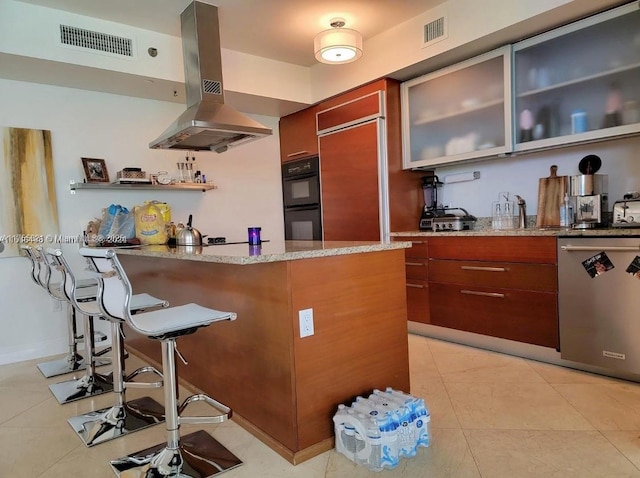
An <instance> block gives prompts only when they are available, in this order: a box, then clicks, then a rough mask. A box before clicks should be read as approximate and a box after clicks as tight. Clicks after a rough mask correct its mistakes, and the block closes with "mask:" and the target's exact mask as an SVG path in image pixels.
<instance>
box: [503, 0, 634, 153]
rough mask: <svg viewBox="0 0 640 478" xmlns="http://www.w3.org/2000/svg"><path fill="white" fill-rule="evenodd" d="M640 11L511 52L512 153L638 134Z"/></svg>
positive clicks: (603, 18)
mask: <svg viewBox="0 0 640 478" xmlns="http://www.w3.org/2000/svg"><path fill="white" fill-rule="evenodd" d="M638 25H640V8H639V7H638V4H637V2H634V3H633V4H627V5H624V6H622V7H618V8H615V9H612V10H609V11H607V12H604V13H601V14H598V15H595V16H593V17H590V18H586V19H584V20H580V21H578V22H575V23H572V24H569V25H566V26H564V27H560V28H558V29H556V30H552V31H550V32H547V33H544V34H541V35H538V36H536V37H532V38H530V39H527V40H524V41H522V42H519V43H516V44H514V45H513V71H514V82H513V88H514V92H513V98H514V108H515V110H514V117H513V119H514V131H515V133H516V134H515V141H514V150H515V151H525V150H532V149H540V148H547V147H553V146H559V145H564V144H569V143H579V142H586V141H595V140H602V139H608V138H611V137H614V136H622V135H629V134H638V133H640V109H639V106H640V29H639V28H638Z"/></svg>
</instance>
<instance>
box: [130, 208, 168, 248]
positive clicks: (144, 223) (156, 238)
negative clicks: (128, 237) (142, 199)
mask: <svg viewBox="0 0 640 478" xmlns="http://www.w3.org/2000/svg"><path fill="white" fill-rule="evenodd" d="M134 215H135V222H136V237H137V238H138V239H139V240H140V244H166V243H167V239H168V237H167V228H166V225H165V220H164V217H163V215H162V210H161V208H160V207H158V205H156V204H155V203H154V202H146V203H145V204H144V205H143V206H136V207H135V209H134Z"/></svg>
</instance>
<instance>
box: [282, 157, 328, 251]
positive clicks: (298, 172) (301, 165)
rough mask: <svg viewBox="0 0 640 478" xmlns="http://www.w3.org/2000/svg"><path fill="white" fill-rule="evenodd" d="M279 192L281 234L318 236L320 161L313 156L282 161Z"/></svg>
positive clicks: (291, 237)
mask: <svg viewBox="0 0 640 478" xmlns="http://www.w3.org/2000/svg"><path fill="white" fill-rule="evenodd" d="M282 195H283V203H284V238H285V239H286V240H302V241H320V240H322V216H321V214H320V165H319V161H318V157H317V156H314V157H311V158H305V159H298V160H296V161H290V162H288V163H284V164H283V165H282Z"/></svg>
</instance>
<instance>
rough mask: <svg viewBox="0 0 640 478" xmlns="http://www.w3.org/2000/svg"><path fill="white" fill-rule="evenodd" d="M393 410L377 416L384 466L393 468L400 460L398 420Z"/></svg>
mask: <svg viewBox="0 0 640 478" xmlns="http://www.w3.org/2000/svg"><path fill="white" fill-rule="evenodd" d="M393 415H394V414H393V412H390V413H386V414H384V415H383V416H378V417H377V419H376V420H377V423H378V429H379V430H380V445H381V455H380V457H381V459H380V462H381V464H382V467H383V468H388V469H393V468H395V467H396V466H398V463H399V462H400V455H399V453H398V421H397V419H396V418H395V417H394V416H393Z"/></svg>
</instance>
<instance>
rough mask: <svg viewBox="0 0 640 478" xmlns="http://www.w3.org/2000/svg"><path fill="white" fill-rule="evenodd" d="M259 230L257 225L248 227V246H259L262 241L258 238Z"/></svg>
mask: <svg viewBox="0 0 640 478" xmlns="http://www.w3.org/2000/svg"><path fill="white" fill-rule="evenodd" d="M260 230H261V228H259V227H250V228H249V229H248V230H247V232H248V234H249V245H250V246H259V245H260V244H261V243H262V241H261V240H260Z"/></svg>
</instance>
